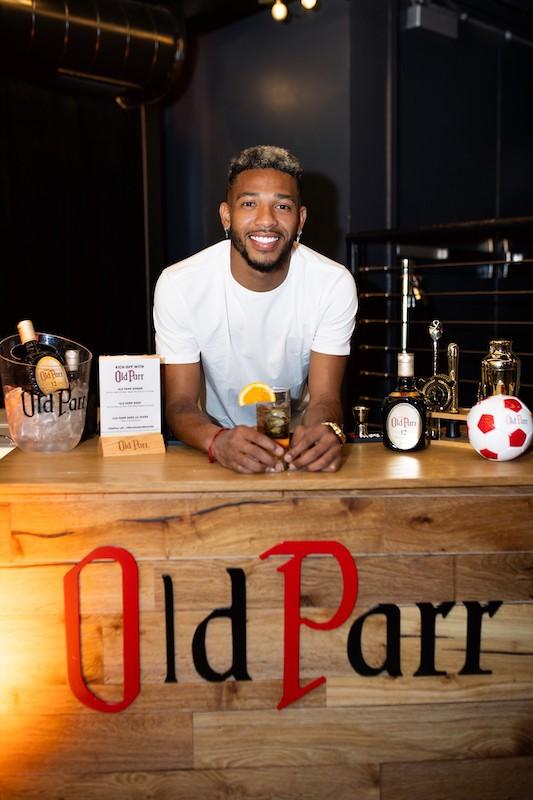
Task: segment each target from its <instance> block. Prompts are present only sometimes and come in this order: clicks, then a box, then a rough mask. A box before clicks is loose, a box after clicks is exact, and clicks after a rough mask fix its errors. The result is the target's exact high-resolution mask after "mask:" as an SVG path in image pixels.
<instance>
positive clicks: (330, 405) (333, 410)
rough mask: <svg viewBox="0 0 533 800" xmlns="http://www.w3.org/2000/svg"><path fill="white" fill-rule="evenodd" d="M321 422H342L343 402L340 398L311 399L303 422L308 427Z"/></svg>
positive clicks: (339, 423)
mask: <svg viewBox="0 0 533 800" xmlns="http://www.w3.org/2000/svg"><path fill="white" fill-rule="evenodd" d="M320 422H336V423H337V424H338V425H341V424H342V404H341V402H340V400H338V399H336V398H334V397H331V398H327V399H326V398H324V399H321V400H316V401H315V402H313V400H311V401H310V403H309V405H308V407H307V408H306V410H305V413H304V416H303V419H302V423H303V425H305V427H306V428H310V427H311V426H312V425H318V424H319V423H320Z"/></svg>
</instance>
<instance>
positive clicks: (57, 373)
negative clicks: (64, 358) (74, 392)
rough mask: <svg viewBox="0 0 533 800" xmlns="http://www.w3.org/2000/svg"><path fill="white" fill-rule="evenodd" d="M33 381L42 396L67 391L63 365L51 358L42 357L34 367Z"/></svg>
mask: <svg viewBox="0 0 533 800" xmlns="http://www.w3.org/2000/svg"><path fill="white" fill-rule="evenodd" d="M35 380H36V381H37V386H38V387H39V389H40V390H41V392H42V393H43V394H50V393H51V392H57V391H59V390H60V389H68V378H67V373H66V372H65V368H64V366H63V364H62V363H61V362H60V361H59V360H58V359H57V358H54V357H53V356H43V357H42V358H40V359H39V361H38V362H37V364H36V365H35Z"/></svg>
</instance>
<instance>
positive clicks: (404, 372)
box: [398, 353, 415, 378]
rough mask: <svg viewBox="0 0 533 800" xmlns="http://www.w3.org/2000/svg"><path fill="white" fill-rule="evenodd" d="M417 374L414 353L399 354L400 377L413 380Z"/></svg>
mask: <svg viewBox="0 0 533 800" xmlns="http://www.w3.org/2000/svg"><path fill="white" fill-rule="evenodd" d="M414 374H415V355H414V353H398V377H400V378H412V377H413V376H414Z"/></svg>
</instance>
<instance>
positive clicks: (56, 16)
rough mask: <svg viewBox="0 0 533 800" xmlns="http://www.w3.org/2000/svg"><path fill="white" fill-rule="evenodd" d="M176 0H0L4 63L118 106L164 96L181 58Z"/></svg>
mask: <svg viewBox="0 0 533 800" xmlns="http://www.w3.org/2000/svg"><path fill="white" fill-rule="evenodd" d="M180 8H181V7H180V5H179V4H174V5H173V6H172V10H171V8H169V7H166V6H164V5H159V6H155V5H149V4H147V3H141V2H135V0H0V30H2V40H3V52H2V62H3V66H5V68H6V69H7V70H8V71H9V72H10V73H11V74H13V73H14V74H15V75H16V74H18V73H22V74H23V75H24V77H28V76H29V77H30V78H32V77H34V78H35V79H36V80H37V81H39V82H42V80H43V76H45V77H47V78H52V79H53V78H58V79H61V78H63V79H64V78H68V79H70V80H71V81H74V82H79V81H82V82H86V83H87V84H90V85H92V86H95V87H98V88H100V89H101V90H102V91H106V92H107V93H109V92H110V91H113V93H114V94H115V97H116V101H117V103H118V104H119V105H120V106H121V107H123V108H129V107H136V106H139V105H141V104H143V103H147V102H155V101H157V100H160V99H162V98H163V97H164V96H165V95H167V94H168V93H169V92H170V90H171V89H172V87H173V86H174V84H175V82H176V80H177V77H178V74H179V72H180V71H181V67H182V64H183V60H184V56H185V34H184V22H183V18H182V16H181V11H180Z"/></svg>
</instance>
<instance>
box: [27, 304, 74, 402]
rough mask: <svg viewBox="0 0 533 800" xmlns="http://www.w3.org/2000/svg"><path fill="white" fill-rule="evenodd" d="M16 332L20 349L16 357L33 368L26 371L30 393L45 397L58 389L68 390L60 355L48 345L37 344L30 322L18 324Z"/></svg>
mask: <svg viewBox="0 0 533 800" xmlns="http://www.w3.org/2000/svg"><path fill="white" fill-rule="evenodd" d="M17 330H18V334H19V337H20V347H18V348H16V351H17V352H16V356H17V357H18V358H20V360H21V361H24V362H26V363H27V364H31V365H32V366H33V367H34V369H29V370H28V383H29V387H30V388H31V391H32V392H33V393H34V394H36V395H40V396H45V395H48V394H50V393H51V392H57V391H59V390H60V389H68V385H69V382H68V377H67V373H66V370H65V367H64V365H63V358H62V357H61V355H60V353H59V352H57V350H55V349H54V348H53V347H51V346H50V345H45V346H43V345H42V344H41V343H40V342H39V340H38V338H37V334H36V333H35V329H34V327H33V323H32V322H31V320H29V319H24V320H22V321H21V322H19V324H18V325H17Z"/></svg>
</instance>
